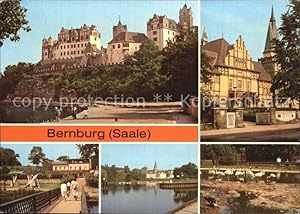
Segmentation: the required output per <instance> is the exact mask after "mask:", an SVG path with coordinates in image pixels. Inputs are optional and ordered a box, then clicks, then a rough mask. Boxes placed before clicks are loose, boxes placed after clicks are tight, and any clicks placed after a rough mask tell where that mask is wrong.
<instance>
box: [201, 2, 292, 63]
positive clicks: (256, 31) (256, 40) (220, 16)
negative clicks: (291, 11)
mask: <svg viewBox="0 0 300 214" xmlns="http://www.w3.org/2000/svg"><path fill="white" fill-rule="evenodd" d="M287 4H288V0H239V1H237V0H223V1H221V0H204V1H201V7H200V8H201V9H200V23H201V24H200V25H201V27H200V29H201V35H202V32H203V28H204V27H205V29H206V32H207V35H208V40H209V41H212V40H215V39H219V38H222V33H223V38H224V39H226V40H227V41H228V42H229V43H230V44H234V43H235V40H236V39H237V38H238V36H239V35H242V38H243V39H244V41H245V44H246V47H247V49H248V51H249V53H250V55H251V56H252V57H253V59H257V58H261V57H262V53H263V51H264V47H265V41H266V35H267V30H268V24H269V20H270V16H271V8H272V5H273V7H274V14H275V18H276V25H277V28H279V27H280V25H281V19H280V18H281V14H283V13H284V12H286V11H287V7H286V5H287Z"/></svg>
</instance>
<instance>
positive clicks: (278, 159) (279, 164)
mask: <svg viewBox="0 0 300 214" xmlns="http://www.w3.org/2000/svg"><path fill="white" fill-rule="evenodd" d="M276 162H277V164H278V166H281V158H280V157H278V158H277V159H276Z"/></svg>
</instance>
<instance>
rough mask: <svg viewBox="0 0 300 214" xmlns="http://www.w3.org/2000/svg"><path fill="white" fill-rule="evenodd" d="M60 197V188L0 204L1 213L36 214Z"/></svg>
mask: <svg viewBox="0 0 300 214" xmlns="http://www.w3.org/2000/svg"><path fill="white" fill-rule="evenodd" d="M59 197H60V188H57V189H53V190H50V191H47V192H41V193H37V194H33V195H29V196H26V197H24V198H20V199H17V200H14V201H10V202H7V203H4V204H0V212H3V213H36V212H39V211H41V210H42V209H43V208H45V207H46V206H48V205H50V204H51V203H52V202H53V201H55V200H57V199H58V198H59Z"/></svg>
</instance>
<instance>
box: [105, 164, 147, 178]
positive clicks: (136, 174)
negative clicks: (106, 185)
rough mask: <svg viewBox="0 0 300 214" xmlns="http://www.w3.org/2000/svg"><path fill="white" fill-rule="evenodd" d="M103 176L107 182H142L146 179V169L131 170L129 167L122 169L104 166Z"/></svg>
mask: <svg viewBox="0 0 300 214" xmlns="http://www.w3.org/2000/svg"><path fill="white" fill-rule="evenodd" d="M101 176H102V178H103V177H105V180H106V181H108V182H124V181H133V180H135V181H141V180H145V179H146V174H145V173H144V169H132V170H130V169H129V167H128V166H125V167H124V168H120V167H116V166H115V165H112V166H111V167H109V166H107V165H105V166H102V167H101Z"/></svg>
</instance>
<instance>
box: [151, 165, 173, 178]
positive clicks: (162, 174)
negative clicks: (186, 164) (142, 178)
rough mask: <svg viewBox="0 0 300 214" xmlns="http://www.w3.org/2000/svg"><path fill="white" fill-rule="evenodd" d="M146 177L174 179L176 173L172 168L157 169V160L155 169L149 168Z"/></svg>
mask: <svg viewBox="0 0 300 214" xmlns="http://www.w3.org/2000/svg"><path fill="white" fill-rule="evenodd" d="M146 178H147V179H172V178H174V175H173V171H172V170H168V171H159V170H158V169H157V164H156V162H155V163H154V168H153V170H148V172H147V173H146Z"/></svg>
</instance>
